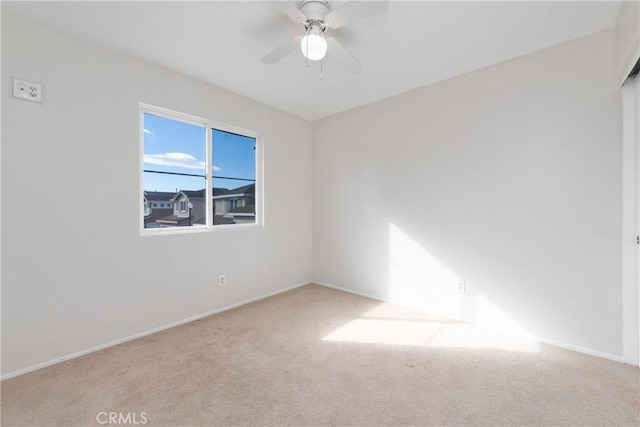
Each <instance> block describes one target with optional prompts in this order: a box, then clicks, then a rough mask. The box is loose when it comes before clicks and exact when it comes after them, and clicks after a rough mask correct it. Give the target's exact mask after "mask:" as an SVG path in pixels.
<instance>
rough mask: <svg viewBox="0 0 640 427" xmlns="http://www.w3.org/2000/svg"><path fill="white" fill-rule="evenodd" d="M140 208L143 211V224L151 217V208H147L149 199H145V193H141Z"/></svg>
mask: <svg viewBox="0 0 640 427" xmlns="http://www.w3.org/2000/svg"><path fill="white" fill-rule="evenodd" d="M142 207H143V209H144V214H143V217H144V220H145V223H146V221H147V218H149V217H150V216H151V206H149V199H147V192H146V191H145V192H144V193H142Z"/></svg>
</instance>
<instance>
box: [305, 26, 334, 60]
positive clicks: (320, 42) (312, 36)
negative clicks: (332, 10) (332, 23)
mask: <svg viewBox="0 0 640 427" xmlns="http://www.w3.org/2000/svg"><path fill="white" fill-rule="evenodd" d="M300 49H301V50H302V54H303V55H304V56H305V58H307V59H309V60H310V61H319V60H321V59H322V58H324V56H325V55H326V54H327V41H326V40H325V39H324V32H323V31H322V29H321V28H320V27H318V26H315V25H312V26H311V27H309V31H307V35H305V36H304V37H303V38H302V40H301V41H300Z"/></svg>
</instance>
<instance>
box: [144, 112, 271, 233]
mask: <svg viewBox="0 0 640 427" xmlns="http://www.w3.org/2000/svg"><path fill="white" fill-rule="evenodd" d="M145 113H146V114H152V115H154V116H159V117H163V118H165V119H170V120H177V121H181V122H184V123H188V124H192V125H196V126H201V127H204V128H205V130H206V132H205V164H206V166H205V180H204V181H205V189H206V193H205V194H206V197H205V201H206V208H205V212H206V215H205V217H206V224H205V225H192V226H190V227H167V228H144V207H142V208H140V209H141V211H140V213H139V215H138V217H139V230H140V235H141V236H163V235H170V234H185V233H202V232H216V231H222V230H242V229H255V228H263V227H264V220H263V192H264V177H263V148H262V136H261V135H260V134H259V133H258V132H255V131H251V130H247V129H243V128H240V127H237V126H233V125H229V124H225V123H220V122H217V121H215V120H210V119H204V118H201V117H196V116H192V115H190V114H185V113H181V112H178V111H173V110H170V109H167V108H163V107H157V106H154V105H150V104H145V103H140V108H139V125H138V128H139V148H140V150H139V155H140V160H139V162H138V165H139V182H140V186H139V187H140V188H139V191H140V193H139V194H140V195H143V196H144V115H145ZM214 129H216V130H220V131H223V132H229V133H235V134H238V135H242V136H247V137H249V138H253V139H255V141H256V143H255V144H256V146H255V200H256V213H255V215H256V220H255V223H248V224H218V225H215V226H214V225H213V215H211V213H212V212H213V170H212V169H213V167H212V165H213V159H212V157H213V153H212V148H213V147H212V133H213V130H214Z"/></svg>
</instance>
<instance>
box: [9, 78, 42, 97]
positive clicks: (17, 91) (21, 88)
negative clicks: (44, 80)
mask: <svg viewBox="0 0 640 427" xmlns="http://www.w3.org/2000/svg"><path fill="white" fill-rule="evenodd" d="M13 96H15V97H16V98H21V99H26V100H29V101H35V102H42V85H41V84H40V83H33V82H28V81H26V80H20V79H13Z"/></svg>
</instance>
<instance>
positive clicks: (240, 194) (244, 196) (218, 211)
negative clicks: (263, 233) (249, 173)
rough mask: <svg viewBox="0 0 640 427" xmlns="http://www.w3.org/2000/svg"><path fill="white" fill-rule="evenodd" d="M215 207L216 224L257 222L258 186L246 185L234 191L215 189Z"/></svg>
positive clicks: (214, 217)
mask: <svg viewBox="0 0 640 427" xmlns="http://www.w3.org/2000/svg"><path fill="white" fill-rule="evenodd" d="M216 190H218V191H216ZM213 205H214V207H213V212H214V216H213V223H214V224H244V223H253V222H256V185H255V184H249V185H244V186H242V187H238V188H234V189H232V190H227V189H226V188H214V189H213Z"/></svg>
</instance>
